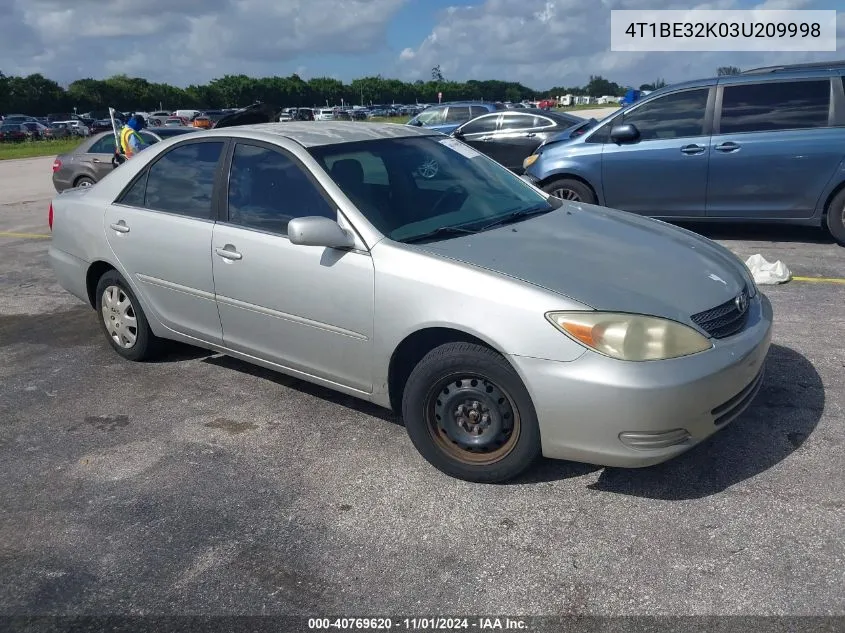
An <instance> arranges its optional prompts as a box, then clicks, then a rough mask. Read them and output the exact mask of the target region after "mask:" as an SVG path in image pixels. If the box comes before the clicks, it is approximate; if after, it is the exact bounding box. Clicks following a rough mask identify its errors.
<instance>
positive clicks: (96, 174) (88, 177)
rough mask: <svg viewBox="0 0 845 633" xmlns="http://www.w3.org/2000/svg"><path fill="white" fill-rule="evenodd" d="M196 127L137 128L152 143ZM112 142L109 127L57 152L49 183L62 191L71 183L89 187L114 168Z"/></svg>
mask: <svg viewBox="0 0 845 633" xmlns="http://www.w3.org/2000/svg"><path fill="white" fill-rule="evenodd" d="M194 131H196V128H193V127H167V128H149V129H146V130H141V132H140V134H141V136H142V137H143V139H144V140H145V141H146V142H147V143H149V144H150V145H154V144H155V143H158V142H159V141H161V140H164V139H165V138H169V137H171V136H175V135H177V134H186V133H190V132H194ZM114 150H115V142H114V133H113V132H112V131H108V132H101V133H100V134H94V135H92V136H90V137H89V138H88V139H86V140H85V141H84V142H82V143H81V144H80V145H79V146H78V147H76V149H74V150H73V151H71V152H68V153H66V154H59V155H58V156H57V157H56V160H54V161H53V186H54V187H55V188H56V191H58V192H62V191H64V190H65V189H70V188H72V187H90V186H91V185H93V184H94V183H96V182H97V181H99V180H100V179H101V178H103V177H104V176H105V175H106V174H108V173H109V172H111V171H112V170H113V169H114V165H113V164H112V157H113V156H114Z"/></svg>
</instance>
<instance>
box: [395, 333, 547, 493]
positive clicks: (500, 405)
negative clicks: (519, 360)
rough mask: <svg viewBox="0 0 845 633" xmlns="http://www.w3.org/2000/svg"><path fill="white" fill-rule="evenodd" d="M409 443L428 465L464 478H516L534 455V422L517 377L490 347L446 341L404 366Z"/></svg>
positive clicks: (536, 443) (536, 454) (536, 445)
mask: <svg viewBox="0 0 845 633" xmlns="http://www.w3.org/2000/svg"><path fill="white" fill-rule="evenodd" d="M402 417H403V419H404V421H405V428H406V430H407V432H408V435H409V437H410V438H411V442H413V444H414V446H415V447H416V449H417V450H418V451H419V452H420V454H422V456H423V457H424V458H425V459H426V460H427V461H428V462H429V463H430V464H431V465H432V466H434V467H435V468H437V469H439V470H440V471H442V472H444V473H446V474H447V475H451V476H452V477H457V478H458V479H464V480H466V481H474V482H479V483H497V482H502V481H507V480H509V479H513V478H514V477H516V476H518V475H519V474H520V473H522V472H524V471H525V470H526V469H527V468H529V467H530V466H531V465H532V464H533V463H534V462H535V461H536V459H537V458H538V457H539V455H540V427H539V425H538V423H537V416H536V413H535V411H534V405H533V403H532V402H531V397H530V396H529V394H528V390H527V389H526V388H525V385H523V384H522V380H520V378H519V375H518V374H517V373H516V372H515V371H514V369H513V368H512V367H511V366H510V365H509V364H508V362H507V361H506V360H505V359H504V358H502V357H501V356H500V355H499V354H497V353H496V352H494V351H493V350H491V349H489V348H487V347H483V346H481V345H476V344H473V343H447V344H444V345H441V346H439V347H437V348H435V349H433V350H432V351H430V352H429V353H428V354H426V355H425V357H423V359H422V360H421V361H420V362H419V363H418V364H417V366H416V367H415V368H414V369H413V370H412V371H411V375H410V376H409V377H408V381H407V383H406V384H405V390H404V394H403V398H402Z"/></svg>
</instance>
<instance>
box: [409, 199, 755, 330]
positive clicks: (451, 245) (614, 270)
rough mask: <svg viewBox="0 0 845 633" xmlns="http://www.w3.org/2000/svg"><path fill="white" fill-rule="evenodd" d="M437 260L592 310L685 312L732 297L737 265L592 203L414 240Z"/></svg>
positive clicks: (702, 245)
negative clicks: (428, 239)
mask: <svg viewBox="0 0 845 633" xmlns="http://www.w3.org/2000/svg"><path fill="white" fill-rule="evenodd" d="M416 246H417V248H420V249H423V250H425V251H428V252H429V253H432V254H435V255H437V256H440V257H446V258H449V259H453V260H457V261H461V262H464V263H467V264H472V265H474V266H479V267H481V268H484V269H487V270H490V271H494V272H497V273H500V274H502V275H507V276H509V277H513V278H516V279H520V280H522V281H525V282H527V283H531V284H534V285H536V286H540V287H542V288H545V289H547V290H550V291H552V292H555V293H558V294H561V295H564V296H567V297H569V298H571V299H574V300H575V301H578V302H580V303H582V304H585V305H588V306H590V307H592V308H594V309H596V310H604V311H616V312H631V313H637V314H650V315H654V316H659V317H664V318H667V319H673V320H675V321H680V322H684V323H689V322H690V316H691V315H693V314H697V313H698V312H702V311H704V310H708V309H710V308H713V307H715V306H717V305H720V304H722V303H725V302H727V301H729V300H731V299H733V298H734V297H736V296H737V295H738V294H739V293H740V292H741V290H742V289H743V287H744V286H745V284H746V281H745V279H746V277H745V272H744V264H743V263H742V262H741V261H740V260H739V259H737V258H736V256H734V255H733V254H732V253H731V252H730V251H728V250H727V249H725V248H723V247H721V246H719V245H718V244H716V243H715V242H712V241H710V240H708V239H706V238H703V237H701V236H698V235H696V234H694V233H692V232H691V231H686V230H684V229H680V228H677V227H674V226H672V225H669V224H666V223H664V222H659V221H657V220H651V219H649V218H644V217H641V216H637V215H633V214H630V213H625V212H622V211H614V210H610V209H605V208H603V207H596V206H592V205H574V204H564V205H563V206H562V207H561V208H560V209H557V210H555V211H552V212H550V213H547V214H544V215H541V216H536V217H534V218H530V219H528V220H524V221H522V222H519V223H514V224H508V225H504V226H502V227H499V228H496V229H492V230H488V231H483V232H481V233H476V234H473V235H466V236H461V237H457V238H451V239H448V240H444V241H440V242H432V243H428V244H419V245H416Z"/></svg>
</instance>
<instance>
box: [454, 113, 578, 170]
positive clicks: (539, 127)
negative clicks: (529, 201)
mask: <svg viewBox="0 0 845 633" xmlns="http://www.w3.org/2000/svg"><path fill="white" fill-rule="evenodd" d="M584 122H585V119H583V118H582V117H579V116H575V115H574V114H567V113H562V112H561V113H558V112H545V111H542V110H536V109H529V108H519V109H514V110H504V111H502V112H492V113H490V114H482V115H481V116H480V117H476V118H474V119H472V120H471V121H467V122H466V123H464V124H463V125H461V126H460V127H459V128H458V129H456V130H455V131H454V132H452V136H454V137H455V138H457V139H459V140H461V141H463V142H464V143H466V144H467V145H472V146H473V147H474V148H475V149H477V150H478V151H479V152H483V153H484V154H487V155H488V156H489V157H490V158H492V159H493V160H495V161H497V162H499V163H501V164H502V165H504V166H505V167H507V168H508V169H510V170H511V171H513V172H516V173H518V174H521V173H522V172H523V171H524V169H523V167H522V161H524V160H525V159H526V158H527V157H528V156H530V155H531V154H532V153H533V152H534V150H536V149H537V148H538V147H539V146H540V143H542V142H543V141H545V140H546V139H547V138H549V137H550V136H552V135H559V134H562V133H565V131H566V130H572V129H577V128H580V127H581V126H582V125H583V124H584Z"/></svg>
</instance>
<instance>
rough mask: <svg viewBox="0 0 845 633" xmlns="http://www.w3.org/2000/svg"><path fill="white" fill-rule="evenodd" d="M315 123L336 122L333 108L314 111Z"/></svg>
mask: <svg viewBox="0 0 845 633" xmlns="http://www.w3.org/2000/svg"><path fill="white" fill-rule="evenodd" d="M314 120H315V121H334V110H333V109H331V108H321V109H319V110H314Z"/></svg>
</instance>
